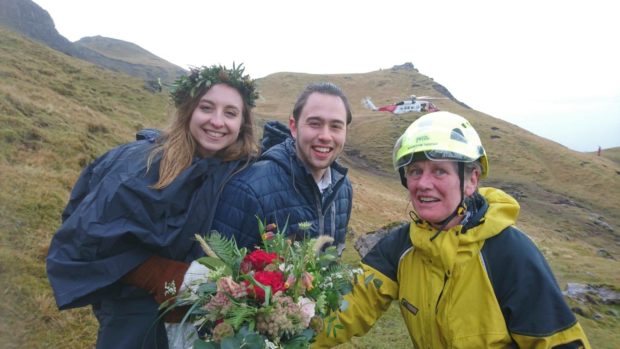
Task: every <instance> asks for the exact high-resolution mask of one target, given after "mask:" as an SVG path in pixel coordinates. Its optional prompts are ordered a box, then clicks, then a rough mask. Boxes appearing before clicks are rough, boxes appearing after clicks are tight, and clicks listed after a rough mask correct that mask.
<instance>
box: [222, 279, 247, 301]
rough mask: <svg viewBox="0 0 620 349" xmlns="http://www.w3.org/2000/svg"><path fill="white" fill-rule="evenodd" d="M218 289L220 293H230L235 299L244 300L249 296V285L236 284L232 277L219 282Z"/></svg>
mask: <svg viewBox="0 0 620 349" xmlns="http://www.w3.org/2000/svg"><path fill="white" fill-rule="evenodd" d="M217 289H218V291H222V292H225V293H228V294H229V295H231V296H232V297H233V298H235V299H239V298H243V297H245V296H247V295H248V287H247V285H246V284H244V283H241V284H238V283H236V282H235V281H233V279H232V277H230V276H226V277H223V278H220V279H219V280H217Z"/></svg>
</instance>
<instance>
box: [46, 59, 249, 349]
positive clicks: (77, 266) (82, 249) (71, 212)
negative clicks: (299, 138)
mask: <svg viewBox="0 0 620 349" xmlns="http://www.w3.org/2000/svg"><path fill="white" fill-rule="evenodd" d="M243 72H244V69H243V67H242V66H239V67H235V66H234V65H233V68H232V69H227V68H225V67H222V66H211V67H202V68H193V69H191V71H190V74H189V75H187V76H182V77H181V78H179V79H178V80H177V81H176V82H175V84H174V85H173V88H172V92H171V96H172V99H173V101H174V104H175V107H176V114H175V116H174V118H173V120H172V123H171V125H170V127H169V128H168V130H167V131H166V132H163V133H162V134H161V136H159V135H155V136H151V137H146V139H142V140H139V141H136V142H133V143H129V144H125V145H121V146H119V147H117V148H115V149H112V150H111V151H109V152H108V153H106V154H105V155H103V156H101V157H100V158H98V159H96V160H95V161H94V162H93V163H92V164H90V165H89V166H88V167H86V169H85V170H84V171H83V172H82V174H81V176H80V178H79V179H78V181H77V183H76V185H75V187H74V188H73V191H72V193H71V197H70V200H69V203H68V205H67V207H66V208H65V210H64V212H63V215H62V220H63V222H62V225H61V227H60V229H59V230H58V231H57V232H56V234H55V235H54V237H53V238H52V242H51V245H50V249H49V254H48V257H47V273H48V277H49V280H50V283H51V285H52V288H53V290H54V295H55V297H56V302H57V304H58V307H59V308H60V309H69V308H74V307H81V306H85V305H92V308H93V311H94V313H95V316H96V317H97V320H98V321H99V325H100V327H99V333H98V338H97V348H114V349H117V348H167V347H168V339H167V335H166V330H165V328H164V320H163V319H162V316H161V313H160V312H159V310H158V308H159V305H160V304H161V303H163V302H165V301H167V300H169V299H171V298H173V297H174V296H175V295H176V294H177V293H178V292H179V290H180V289H181V288H182V284H183V280H184V277H185V276H186V273H187V270H188V267H189V265H190V264H189V263H190V262H191V261H193V260H195V259H196V258H198V257H200V256H201V255H202V252H201V249H200V247H199V245H198V244H197V242H196V241H195V240H194V239H193V236H194V234H195V233H197V232H208V231H209V230H210V227H211V221H212V218H213V214H214V210H215V207H216V205H217V203H218V200H219V194H220V189H221V187H222V186H223V185H224V183H225V182H226V181H227V180H228V179H229V178H230V177H231V176H232V175H233V174H234V173H235V172H238V171H239V170H240V169H242V168H243V167H244V166H245V165H247V163H248V162H249V161H250V160H251V159H252V158H253V157H254V156H255V155H256V152H257V145H256V144H255V140H254V130H253V121H252V116H251V108H252V107H254V102H255V100H256V98H257V96H258V94H257V91H256V89H255V85H254V82H253V80H251V79H250V78H249V76H247V75H243ZM175 317H176V320H177V321H178V320H179V313H176V314H175V313H171V314H167V315H166V322H174V321H175Z"/></svg>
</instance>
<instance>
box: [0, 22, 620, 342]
mask: <svg viewBox="0 0 620 349" xmlns="http://www.w3.org/2000/svg"><path fill="white" fill-rule="evenodd" d="M205 64H208V62H205ZM318 80H329V81H333V82H335V83H337V84H339V85H340V86H341V87H342V88H343V89H344V90H345V92H346V93H347V94H348V96H349V98H350V101H351V104H352V106H353V111H354V121H353V124H352V125H351V128H350V131H349V135H348V139H347V147H346V154H345V155H344V156H343V159H342V160H343V162H344V163H345V164H346V165H347V166H349V167H350V174H351V179H352V182H353V186H354V190H355V194H354V195H355V196H354V203H353V216H352V222H351V226H352V228H353V230H354V232H355V234H363V233H366V232H369V231H372V230H375V229H377V228H378V227H380V226H382V225H383V224H385V223H388V222H391V221H395V220H403V219H406V217H407V212H408V209H409V207H408V204H407V194H406V192H405V190H404V189H403V188H402V187H401V186H400V184H399V182H398V179H397V177H396V175H395V174H394V173H393V171H392V170H391V163H390V156H391V155H390V154H391V150H392V145H393V143H394V141H395V138H396V136H397V135H399V134H400V133H401V132H402V131H403V130H404V128H405V127H406V126H407V125H408V124H409V123H410V122H411V121H413V120H414V119H415V118H416V117H417V116H419V115H417V114H415V113H412V114H407V115H405V116H400V117H395V116H392V115H391V114H383V113H376V112H371V111H368V110H366V109H363V108H362V106H361V102H360V101H361V99H362V98H363V97H365V96H370V97H372V98H373V101H374V102H375V103H376V104H380V103H387V102H393V101H395V100H398V99H400V98H402V97H405V96H408V95H410V94H416V95H432V96H439V94H438V92H436V91H435V89H434V88H433V85H434V84H435V82H434V81H432V79H429V78H428V77H425V76H423V75H421V74H419V73H418V72H416V71H414V70H391V69H386V70H382V71H376V72H369V73H365V74H347V75H322V76H321V75H308V74H297V73H278V74H273V75H270V76H268V77H265V78H263V79H261V80H260V81H259V89H260V91H261V93H262V96H261V99H260V100H259V102H258V106H257V108H256V112H257V115H258V116H259V117H260V118H262V119H267V118H268V119H278V120H281V121H286V119H287V117H288V114H289V113H290V110H291V109H292V104H293V102H294V100H295V99H296V97H297V94H298V93H299V92H300V91H301V89H302V88H303V87H304V86H305V85H306V84H307V83H308V82H311V81H318ZM457 97H458V96H457ZM465 102H466V101H465ZM436 104H437V105H438V107H439V108H440V109H445V110H451V111H455V112H458V113H461V114H463V115H464V116H466V117H468V118H469V119H470V120H471V121H472V123H473V124H474V126H475V127H476V129H477V130H478V131H479V132H480V133H481V136H482V139H483V142H484V143H485V144H486V146H487V151H488V152H489V154H490V161H491V179H490V180H488V181H487V182H486V184H488V185H493V186H497V187H500V188H504V189H505V190H506V191H508V192H509V193H512V194H513V195H515V196H517V197H518V198H519V200H520V202H521V204H522V218H521V223H520V227H521V228H523V229H524V230H525V231H527V232H528V233H529V234H531V235H532V237H533V238H534V240H535V241H536V242H537V243H538V245H539V246H540V247H541V249H542V250H543V252H544V253H545V255H546V256H547V258H548V259H549V260H550V262H551V265H552V268H553V269H554V271H555V272H556V275H557V277H558V279H559V281H560V285H561V286H562V287H564V285H565V283H566V282H567V281H580V282H592V283H606V284H610V285H613V286H615V287H616V288H620V275H619V274H618V272H617V270H618V267H619V265H618V264H619V263H618V259H617V258H619V256H620V246H619V244H620V238H619V233H618V231H617V229H618V227H620V200H619V199H618V197H620V196H619V195H620V181H619V180H618V178H619V177H618V176H619V174H618V173H620V164H619V163H618V161H617V160H616V161H614V160H613V159H610V158H608V157H605V156H601V157H597V156H596V154H584V153H578V152H573V151H570V150H568V149H566V148H565V147H563V146H561V145H559V144H556V143H554V142H551V141H548V140H545V139H542V138H539V137H537V136H534V135H533V134H531V133H529V132H527V131H525V130H523V129H520V128H518V127H517V126H514V125H511V124H509V123H506V122H503V121H501V120H498V119H495V118H493V117H491V116H489V115H485V114H482V113H478V112H476V111H473V110H470V109H466V108H464V107H462V106H460V105H459V104H456V103H454V102H452V101H450V100H440V101H439V102H438V103H436ZM167 112H168V105H167V98H166V96H165V95H163V94H152V93H150V92H148V91H146V90H145V89H144V88H143V82H142V81H139V80H137V79H133V78H130V77H128V76H125V75H121V74H115V73H112V72H109V71H107V70H104V69H102V68H98V67H96V66H94V65H91V64H88V63H84V62H82V61H79V60H75V59H73V58H71V57H68V56H66V55H64V54H61V53H58V52H56V51H53V50H51V49H48V48H45V47H43V46H41V45H39V44H35V43H32V42H30V41H28V40H26V39H24V38H23V37H21V36H18V35H16V34H13V33H12V32H9V31H7V30H4V29H1V28H0V178H1V180H0V284H1V285H2V286H1V287H2V294H3V295H4V301H3V302H2V303H0V318H2V319H3V321H2V322H0V347H1V348H24V347H25V348H59V347H62V348H84V347H92V345H93V343H94V339H95V336H96V324H95V321H94V319H93V317H92V315H91V314H90V310H89V309H86V308H85V309H77V310H71V311H65V312H58V311H57V310H56V307H55V303H54V300H53V297H52V294H51V290H50V288H49V284H48V282H47V277H46V274H45V265H44V262H45V256H46V254H47V246H48V244H49V241H50V239H51V236H52V234H53V233H54V231H55V230H56V229H57V227H58V225H59V223H60V213H61V211H62V209H63V207H64V204H65V203H66V200H67V198H68V194H69V191H70V189H71V187H72V185H73V183H74V181H75V179H76V178H77V176H78V174H79V172H80V170H81V169H82V167H83V166H84V165H86V164H87V163H88V162H90V161H91V160H92V159H94V158H96V157H97V156H98V155H100V154H102V153H103V152H104V151H106V150H108V149H109V148H111V147H112V146H114V145H117V144H119V143H122V142H127V141H130V140H132V139H133V135H134V133H135V131H136V130H138V129H140V128H142V127H163V126H164V125H165V124H166V122H167V119H168V116H167V114H168V113H167ZM603 223H605V224H607V226H609V227H610V228H612V229H614V231H610V230H608V229H607V228H606V225H605V224H603ZM353 238H354V236H351V237H350V241H352V239H353ZM600 250H605V251H606V252H607V253H608V254H609V255H610V256H611V257H612V258H606V257H605V255H604V254H601V253H600V252H599V251H600ZM345 258H346V260H347V261H349V262H355V261H357V260H358V259H359V258H358V257H357V255H356V253H355V252H354V251H353V248H352V245H351V244H350V245H349V247H348V248H347V251H346V256H345ZM615 309H616V311H618V310H620V309H619V308H618V306H615ZM593 310H594V311H598V312H600V313H601V314H605V311H607V310H609V307H608V306H602V305H601V306H594V307H593ZM579 319H580V321H581V322H582V324H583V326H584V327H585V328H586V331H587V333H588V335H589V337H590V339H591V341H592V344H593V345H594V347H596V348H610V349H611V348H615V347H617V344H618V343H620V335H619V334H618V333H619V332H620V331H618V328H619V327H620V326H619V320H618V319H617V317H616V318H614V317H613V316H607V315H606V316H604V318H603V319H602V320H592V319H589V318H584V317H579ZM362 342H363V343H362ZM388 345H389V347H391V348H401V347H409V346H410V344H409V339H408V337H407V334H406V330H404V328H403V326H402V323H401V320H400V315H399V314H398V310H397V309H396V308H394V309H391V310H390V311H389V312H388V313H387V314H386V315H385V316H384V317H383V318H382V319H381V320H380V321H379V324H378V325H377V326H376V327H375V328H374V329H373V330H372V332H371V334H370V335H368V336H366V337H364V338H363V340H356V341H354V344H351V345H345V346H343V348H385V347H387V346H388Z"/></svg>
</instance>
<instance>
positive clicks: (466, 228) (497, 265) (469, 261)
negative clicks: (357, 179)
mask: <svg viewBox="0 0 620 349" xmlns="http://www.w3.org/2000/svg"><path fill="white" fill-rule="evenodd" d="M468 206H469V209H468V216H467V217H466V218H465V219H464V221H463V223H462V225H458V226H456V227H453V228H451V229H449V230H446V231H442V232H441V233H440V234H439V235H437V237H436V238H435V239H434V240H432V241H431V237H432V236H433V235H435V233H436V232H437V230H436V229H435V228H433V227H431V226H430V225H428V224H426V223H423V222H414V223H411V224H406V225H404V226H401V227H399V228H396V229H394V231H392V232H391V233H390V234H389V235H388V236H386V237H385V238H384V239H382V240H381V241H380V242H379V243H378V244H377V245H376V246H375V247H374V248H373V249H372V250H371V251H370V252H369V253H368V254H367V255H366V256H365V257H364V259H363V260H362V268H363V269H364V272H365V273H364V275H363V276H360V277H359V279H358V282H357V284H356V286H355V288H354V290H353V292H352V293H350V294H349V295H347V296H346V299H347V301H348V303H349V305H348V308H347V309H346V310H345V311H344V312H339V313H338V314H337V320H335V321H333V322H330V321H326V322H325V329H326V331H324V332H323V333H322V334H321V335H319V336H318V337H317V341H316V342H315V344H314V345H313V346H312V348H328V347H331V346H334V345H336V344H338V343H342V342H346V341H348V340H349V339H350V338H351V337H352V336H361V335H363V334H365V333H366V332H368V330H369V329H370V328H371V327H372V326H373V324H374V323H375V321H376V320H377V319H378V318H379V317H380V316H381V315H382V313H383V312H384V311H385V310H386V309H387V308H388V307H389V306H390V304H391V303H392V301H393V300H397V301H398V302H399V304H400V310H401V313H402V316H403V319H404V320H405V323H406V325H407V329H408V330H409V335H410V336H411V340H412V342H413V345H414V347H415V348H515V347H519V348H556V349H557V348H590V344H589V343H588V340H587V338H586V336H585V334H584V332H583V330H582V329H581V326H580V325H579V323H578V322H577V320H576V318H575V316H574V314H573V313H572V312H571V310H570V308H569V307H568V305H567V304H566V302H565V301H564V298H563V295H562V292H561V290H560V288H559V287H558V285H557V282H556V281H555V278H554V276H553V274H552V272H551V269H550V268H549V266H548V264H547V262H546V261H545V259H544V257H543V256H542V254H541V253H540V252H539V250H538V249H537V248H536V246H535V245H534V244H533V242H532V241H531V240H530V239H529V238H528V237H527V236H526V235H525V234H524V233H522V232H521V231H519V230H518V229H517V228H515V227H514V224H515V223H516V219H517V216H518V214H519V204H518V203H517V202H516V201H515V200H514V199H513V198H512V197H511V196H509V195H508V194H506V193H504V192H502V191H501V190H498V189H494V188H481V189H480V190H479V194H476V195H475V196H474V198H473V199H472V200H471V201H470V202H469V205H468ZM371 278H372V279H373V281H370V282H368V280H369V279H371ZM377 286H378V287H377ZM340 325H342V326H340ZM341 327H342V328H341ZM328 331H329V333H328Z"/></svg>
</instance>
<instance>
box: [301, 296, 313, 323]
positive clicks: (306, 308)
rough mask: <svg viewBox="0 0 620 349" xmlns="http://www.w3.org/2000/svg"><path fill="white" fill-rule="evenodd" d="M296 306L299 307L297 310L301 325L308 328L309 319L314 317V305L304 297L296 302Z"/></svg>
mask: <svg viewBox="0 0 620 349" xmlns="http://www.w3.org/2000/svg"><path fill="white" fill-rule="evenodd" d="M297 305H299V308H300V310H301V315H302V317H301V321H302V324H303V325H304V327H308V326H309V325H310V319H312V317H314V314H315V312H314V307H315V304H314V302H313V301H312V300H311V299H309V298H306V297H301V298H300V299H299V301H298V302H297Z"/></svg>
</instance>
